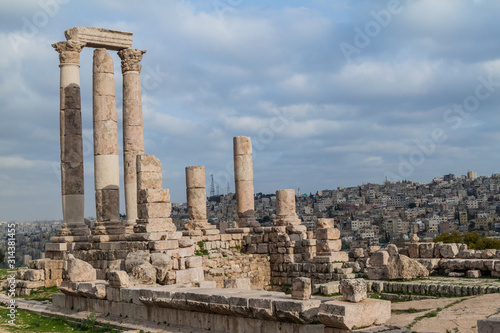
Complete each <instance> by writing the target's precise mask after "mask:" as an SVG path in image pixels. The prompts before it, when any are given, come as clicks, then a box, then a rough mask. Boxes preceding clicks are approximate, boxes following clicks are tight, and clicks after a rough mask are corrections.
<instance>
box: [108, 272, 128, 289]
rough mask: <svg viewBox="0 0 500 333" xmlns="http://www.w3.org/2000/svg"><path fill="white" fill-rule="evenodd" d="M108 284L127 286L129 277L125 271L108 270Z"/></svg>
mask: <svg viewBox="0 0 500 333" xmlns="http://www.w3.org/2000/svg"><path fill="white" fill-rule="evenodd" d="M107 277H108V281H109V286H110V287H113V288H128V286H129V277H128V274H127V272H125V271H117V270H113V271H109V272H108V274H107Z"/></svg>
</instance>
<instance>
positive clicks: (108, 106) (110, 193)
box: [93, 48, 122, 235]
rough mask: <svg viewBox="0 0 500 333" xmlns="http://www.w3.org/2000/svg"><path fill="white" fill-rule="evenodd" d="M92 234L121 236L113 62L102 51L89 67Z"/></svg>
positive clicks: (101, 49)
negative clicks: (94, 223) (91, 91)
mask: <svg viewBox="0 0 500 333" xmlns="http://www.w3.org/2000/svg"><path fill="white" fill-rule="evenodd" d="M93 116H94V180H95V204H96V225H95V229H94V233H95V234H97V235H98V234H117V233H121V232H122V230H121V229H122V228H121V223H120V191H119V188H120V178H119V175H120V165H119V156H118V127H117V120H116V96H115V76H114V67H113V60H112V59H111V56H110V55H109V53H108V52H107V51H106V49H104V48H99V49H95V50H94V66H93Z"/></svg>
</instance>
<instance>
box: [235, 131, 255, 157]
mask: <svg viewBox="0 0 500 333" xmlns="http://www.w3.org/2000/svg"><path fill="white" fill-rule="evenodd" d="M233 151H234V155H247V154H248V155H251V154H252V141H251V140H250V138H249V137H248V136H235V137H234V138H233Z"/></svg>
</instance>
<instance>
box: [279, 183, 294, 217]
mask: <svg viewBox="0 0 500 333" xmlns="http://www.w3.org/2000/svg"><path fill="white" fill-rule="evenodd" d="M276 215H285V216H288V215H296V213H295V190H290V189H287V190H277V191H276Z"/></svg>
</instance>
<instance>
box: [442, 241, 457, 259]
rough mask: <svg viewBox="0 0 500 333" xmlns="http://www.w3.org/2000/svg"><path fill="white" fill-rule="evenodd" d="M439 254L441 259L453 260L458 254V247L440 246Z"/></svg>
mask: <svg viewBox="0 0 500 333" xmlns="http://www.w3.org/2000/svg"><path fill="white" fill-rule="evenodd" d="M439 253H440V255H441V257H443V258H455V256H456V255H457V254H458V246H457V244H455V243H449V244H442V245H440V246H439Z"/></svg>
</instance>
